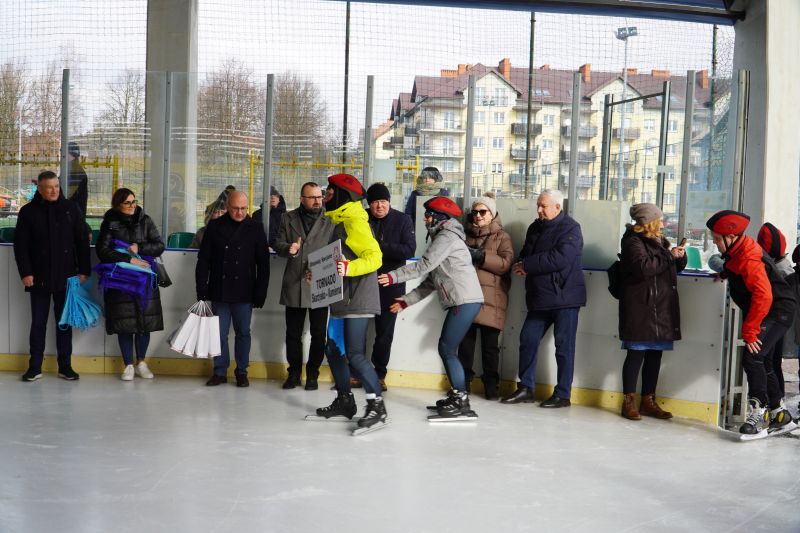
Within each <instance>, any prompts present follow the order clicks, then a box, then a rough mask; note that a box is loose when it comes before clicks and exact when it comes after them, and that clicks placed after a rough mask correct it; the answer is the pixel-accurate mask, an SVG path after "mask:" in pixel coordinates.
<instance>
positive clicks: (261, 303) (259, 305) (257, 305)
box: [253, 300, 265, 309]
mask: <svg viewBox="0 0 800 533" xmlns="http://www.w3.org/2000/svg"><path fill="white" fill-rule="evenodd" d="M264 303H265V300H259V301H257V302H253V309H261V308H262V307H264Z"/></svg>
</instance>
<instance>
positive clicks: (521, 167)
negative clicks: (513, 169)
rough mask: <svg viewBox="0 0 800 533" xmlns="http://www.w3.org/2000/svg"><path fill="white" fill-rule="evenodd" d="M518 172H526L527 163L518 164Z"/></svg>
mask: <svg viewBox="0 0 800 533" xmlns="http://www.w3.org/2000/svg"><path fill="white" fill-rule="evenodd" d="M517 172H519V173H520V174H525V163H519V164H517Z"/></svg>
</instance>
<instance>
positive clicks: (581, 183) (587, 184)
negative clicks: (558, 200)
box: [561, 176, 595, 189]
mask: <svg viewBox="0 0 800 533" xmlns="http://www.w3.org/2000/svg"><path fill="white" fill-rule="evenodd" d="M594 182H595V176H578V181H577V183H576V184H575V186H576V187H577V188H579V189H591V188H592V187H594ZM561 185H562V186H563V187H568V186H569V176H561Z"/></svg>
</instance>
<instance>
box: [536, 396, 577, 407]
mask: <svg viewBox="0 0 800 533" xmlns="http://www.w3.org/2000/svg"><path fill="white" fill-rule="evenodd" d="M570 405H572V404H571V403H570V402H569V398H559V397H558V396H556V395H555V394H553V395H552V396H550V397H549V398H548V399H546V400H545V401H543V402H542V403H540V404H539V407H549V408H557V407H569V406H570Z"/></svg>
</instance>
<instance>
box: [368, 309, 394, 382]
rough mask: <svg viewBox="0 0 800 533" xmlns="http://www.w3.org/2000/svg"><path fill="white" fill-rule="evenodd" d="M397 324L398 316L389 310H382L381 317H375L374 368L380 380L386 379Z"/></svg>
mask: <svg viewBox="0 0 800 533" xmlns="http://www.w3.org/2000/svg"><path fill="white" fill-rule="evenodd" d="M396 323H397V314H396V313H392V312H391V311H389V310H388V309H386V310H382V311H381V314H380V315H375V343H374V344H373V345H372V366H374V367H375V372H376V373H377V374H378V378H380V379H385V378H386V372H387V370H386V367H387V366H388V365H389V357H390V356H391V355H392V341H393V340H394V326H395V324H396Z"/></svg>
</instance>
